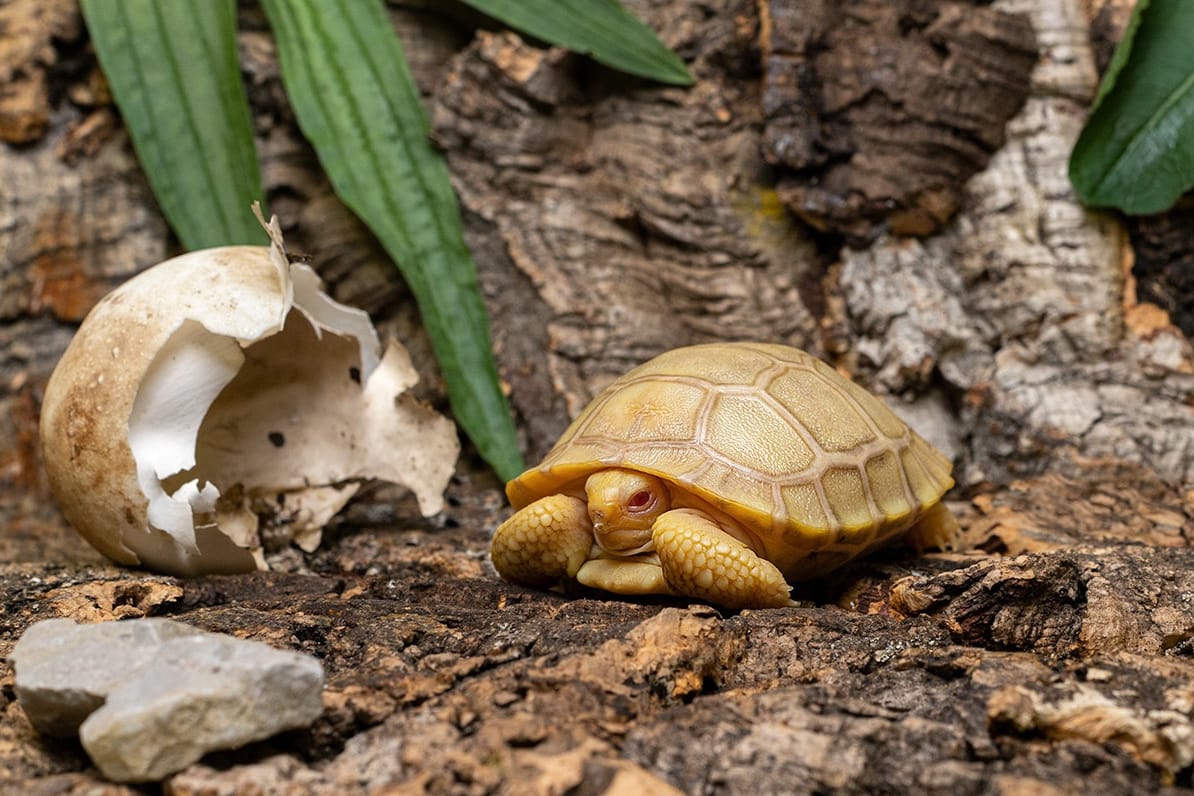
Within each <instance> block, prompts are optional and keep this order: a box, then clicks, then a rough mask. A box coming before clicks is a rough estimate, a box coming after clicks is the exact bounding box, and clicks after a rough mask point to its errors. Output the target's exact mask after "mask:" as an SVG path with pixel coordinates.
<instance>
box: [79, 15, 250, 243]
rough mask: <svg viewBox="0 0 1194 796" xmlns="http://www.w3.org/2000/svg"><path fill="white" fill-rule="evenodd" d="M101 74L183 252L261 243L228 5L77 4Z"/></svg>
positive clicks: (247, 126) (244, 104) (233, 27)
mask: <svg viewBox="0 0 1194 796" xmlns="http://www.w3.org/2000/svg"><path fill="white" fill-rule="evenodd" d="M82 7H83V15H84V17H85V18H86V20H87V28H88V30H89V31H90V33H91V40H92V42H93V43H94V45H95V51H96V54H97V55H98V56H99V62H100V66H101V67H103V70H104V74H105V75H106V76H107V78H108V83H109V85H110V86H111V87H112V94H113V96H114V97H115V98H116V104H117V105H118V106H119V107H120V113H121V115H122V116H123V117H124V123H125V126H126V127H127V128H128V131H129V135H130V136H131V137H132V140H133V147H134V149H136V151H137V157H138V158H139V159H140V161H141V166H142V168H144V169H145V173H146V175H147V176H148V177H149V184H150V186H151V187H152V188H153V192H154V194H155V195H156V196H157V199H158V203H159V204H160V205H161V207H162V212H163V213H165V214H166V218H167V219H168V220H169V221H170V225H171V226H172V227H173V228H174V232H175V233H176V234H177V235H178V238H179V240H181V241H182V244H183V245H184V246H186V247H187V248H188V249H202V248H206V247H209V246H226V245H228V244H235V243H258V244H263V243H266V242H267V240H266V236H265V233H264V231H263V230H262V229H261V226H260V225H259V224H258V223H257V219H256V218H254V217H253V213H252V212H251V210H250V208H251V206H252V204H253V202H254V201H255V200H260V199H261V193H262V191H261V176H260V171H259V170H258V167H257V154H256V152H255V151H254V149H253V123H252V119H251V118H250V116H249V102H248V100H247V99H246V97H245V89H244V84H243V83H242V82H241V77H240V67H239V65H238V63H237V55H236V0H203V2H195V1H194V0H82Z"/></svg>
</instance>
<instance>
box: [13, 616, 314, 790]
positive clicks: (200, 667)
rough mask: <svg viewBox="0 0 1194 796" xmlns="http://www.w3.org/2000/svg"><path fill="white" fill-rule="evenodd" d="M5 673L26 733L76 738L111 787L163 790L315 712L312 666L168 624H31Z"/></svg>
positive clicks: (306, 660)
mask: <svg viewBox="0 0 1194 796" xmlns="http://www.w3.org/2000/svg"><path fill="white" fill-rule="evenodd" d="M9 662H10V664H11V665H12V666H13V668H14V671H15V685H16V693H17V699H18V700H19V701H20V703H21V706H22V707H23V708H24V709H25V712H26V713H27V714H28V715H29V719H30V721H32V722H33V724H34V726H35V727H37V728H38V729H39V730H41V731H42V732H46V733H49V734H54V735H69V734H70V733H72V732H74V731H75V730H78V732H79V737H80V740H81V741H82V743H83V748H84V749H86V750H87V753H88V754H89V755H90V756H91V759H92V760H93V761H94V762H95V764H96V766H98V767H99V769H100V770H101V771H102V772H103V773H104V776H106V777H108V778H109V779H113V780H116V781H120V782H140V781H149V780H156V779H161V778H162V777H165V776H167V775H169V774H171V773H174V772H175V771H179V770H181V769H182V768H185V767H186V766H188V765H190V764H191V763H194V762H195V761H197V760H198V759H199V758H200V757H202V756H203V755H204V754H205V753H207V752H210V751H213V750H216V749H233V748H236V747H238V746H242V745H244V744H246V743H249V742H252V741H257V740H261V739H263V738H268V737H269V736H271V735H274V734H275V733H278V732H280V731H282V730H287V729H294V728H296V727H303V726H306V725H308V724H310V723H311V722H313V721H314V720H315V719H316V718H317V717H318V716H319V714H320V713H321V712H322V710H323V705H322V702H321V698H320V692H321V690H322V688H323V667H322V666H321V665H320V663H319V661H317V660H316V659H314V658H311V657H309V656H306V655H301V654H299V653H295V652H288V651H283V650H275V649H273V648H272V647H269V646H267V645H265V644H261V643H259V642H255V641H245V640H242V639H235V638H231V637H229V636H223V635H219V634H215V633H207V632H204V631H201V630H198V629H196V628H193V627H190V626H189V625H185V624H182V623H179V622H172V621H169V620H165V619H137V620H132V621H125V622H105V623H101V624H95V625H76V624H75V623H74V622H73V621H72V620H70V619H51V620H48V621H45V622H39V623H38V624H36V625H34V626H32V627H31V628H29V630H27V631H26V632H25V634H24V635H23V636H22V637H21V639H20V641H18V642H17V645H16V647H14V648H13V651H12V653H11V655H10V656H9Z"/></svg>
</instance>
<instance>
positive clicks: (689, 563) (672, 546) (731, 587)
mask: <svg viewBox="0 0 1194 796" xmlns="http://www.w3.org/2000/svg"><path fill="white" fill-rule="evenodd" d="M652 538H653V540H654V542H655V554H656V555H658V556H659V565H660V566H661V567H662V568H663V576H664V579H666V580H667V583H668V585H669V586H670V587H671V589H672V591H673V592H675V593H676V594H682V595H685V596H687V597H695V598H697V599H699V600H707V601H708V602H711V603H714V604H716V605H721V606H724V607H726V608H781V607H783V606H786V605H790V604H791V600H790V599H789V598H788V591H789V587H788V583H787V581H786V580H784V576H783V575H782V574H781V573H780V571H779V570H778V569H776V567H775V565H774V564H772V563H771V562H770V561H767V560H766V559H763V558H760V557H759V556H758V555H756V554H755V552H754V551H753V550H751V549H750V548H749V547H747V546H746V545H744V544H742V542H740V541H738V540H737V539H735V538H734V537H733V536H730V535H729V534H728V533H726V532H725V531H723V530H722V529H721V527H720V526H718V525H717V523H715V522H713V520H712V519H710V518H709V516H708V515H707V514H704V513H703V512H700V511H697V510H695V509H675V510H673V511H669V512H666V513H664V514H661V515H660V516H659V519H657V520H655V525H654V526H652Z"/></svg>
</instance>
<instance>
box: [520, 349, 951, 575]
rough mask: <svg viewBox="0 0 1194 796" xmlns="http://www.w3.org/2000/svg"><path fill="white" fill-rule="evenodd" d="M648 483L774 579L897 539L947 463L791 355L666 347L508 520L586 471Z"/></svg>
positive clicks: (597, 413) (874, 404) (836, 378)
mask: <svg viewBox="0 0 1194 796" xmlns="http://www.w3.org/2000/svg"><path fill="white" fill-rule="evenodd" d="M608 467H622V468H627V469H631V470H638V471H642V472H646V473H650V474H652V475H655V476H658V477H660V478H662V479H664V480H665V481H668V482H669V483H670V484H672V486H673V489H674V490H675V489H677V488H678V489H679V490H680V492H681V493H688V494H690V495H692V496H695V497H696V498H698V499H700V500H702V501H705V502H706V503H708V504H709V505H711V506H713V507H714V508H716V509H717V510H719V511H722V512H724V513H726V514H728V515H729V516H730V517H732V518H733V519H735V520H737V521H738V522H739V523H741V524H742V525H743V526H745V527H746V528H747V529H748V530H749V531H750V532H751V534H752V535H753V536H755V537H756V538H757V540H758V541H759V543H761V544H762V546H763V547H764V548H765V549H763V550H759V551H756V552H758V553H759V554H760V555H762V556H764V557H765V558H767V559H768V560H769V561H771V562H772V563H774V564H775V565H776V566H777V567H778V568H779V569H780V571H782V572H783V573H784V574H785V576H787V577H789V578H797V579H798V578H801V577H810V576H814V575H818V574H821V573H823V572H824V571H826V570H827V569H831V568H833V567H835V566H838V565H840V564H842V563H844V562H845V561H847V560H849V559H851V558H853V557H855V556H856V555H859V554H861V553H864V552H866V551H868V550H871V549H873V548H875V547H878V546H880V545H882V544H884V543H886V542H888V541H889V540H891V539H892V538H894V537H896V536H898V535H899V534H901V532H903V531H905V530H906V529H908V528H909V527H910V526H911V525H912V524H914V523H915V522H916V520H917V519H919V518H920V517H921V516H922V515H923V514H924V512H925V511H926V510H927V509H928V508H930V507H931V506H933V505H934V504H936V503H937V502H938V501H939V500H940V499H941V496H942V495H943V494H944V493H945V492H946V491H947V490H948V489H949V488H950V487H951V486H953V479H952V478H951V477H950V471H951V464H950V461H949V460H948V459H947V458H946V457H945V456H943V455H942V454H941V453H940V452H939V451H937V449H936V448H934V447H933V446H932V445H931V444H929V443H928V442H926V441H925V440H924V439H923V438H921V437H920V435H918V434H917V433H916V432H915V431H913V430H912V429H910V428H909V427H908V426H907V425H906V424H905V423H904V422H903V421H901V420H900V419H899V418H897V417H896V416H895V414H893V413H892V412H891V410H890V409H888V408H887V407H886V406H885V405H884V404H883V403H882V402H881V401H880V400H879V399H878V398H876V397H875V396H873V395H871V394H870V393H869V392H867V391H866V390H864V389H863V388H861V387H859V386H858V385H856V384H854V383H853V382H852V381H850V380H849V379H847V378H846V377H844V376H842V375H841V374H839V373H838V372H837V371H835V370H834V369H833V368H831V367H830V366H829V365H827V364H825V363H824V362H822V361H821V360H820V359H817V358H816V357H814V356H811V355H809V354H807V353H805V352H803V351H800V350H798V349H796V348H791V347H788V346H782V345H770V344H762V343H712V344H706V345H696V346H689V347H686V348H678V349H675V350H672V351H669V352H667V353H664V354H661V355H660V356H658V357H656V358H654V359H652V360H650V361H649V362H646V363H645V364H643V365H640V366H639V367H637V368H635V369H634V370H632V371H630V372H629V373H627V374H626V375H625V376H623V377H622V378H620V379H618V380H616V381H615V382H613V383H612V384H610V386H609V387H608V388H606V389H605V390H604V391H603V392H602V393H601V394H600V395H598V396H597V397H596V398H595V399H594V400H593V401H592V403H590V404H589V405H588V407H586V408H585V410H584V411H583V412H581V414H580V416H579V417H577V418H576V420H575V421H574V422H573V423H572V424H571V425H570V426H569V427H568V429H567V430H566V431H565V432H564V434H563V436H562V437H561V438H560V440H559V442H557V443H556V445H555V447H554V448H552V450H551V452H550V453H548V455H547V457H546V458H544V460H543V461H542V463H540V464H539V465H538V466H537V467H534V468H532V469H530V470H528V471H526V472H525V473H523V474H522V475H520V476H518V477H517V478H515V479H514V480H512V481H511V482H510V483H509V484H508V485H507V487H506V493H507V495H508V497H509V499H510V502H511V504H512V505H513V506H514V508H516V509H519V508H522V507H523V506H526V505H527V504H529V503H531V502H533V501H535V500H537V499H539V498H541V497H544V496H546V495H551V494H556V493H572V494H578V495H582V496H583V494H584V492H583V484H584V480H585V479H586V478H587V477H588V476H589V475H591V474H592V473H593V472H595V471H598V470H602V469H605V468H608Z"/></svg>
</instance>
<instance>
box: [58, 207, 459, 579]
mask: <svg viewBox="0 0 1194 796" xmlns="http://www.w3.org/2000/svg"><path fill="white" fill-rule="evenodd" d="M267 229H268V231H269V232H270V237H271V240H272V244H271V245H270V246H269V247H265V246H229V247H223V248H216V249H205V250H202V251H196V252H191V253H189V254H184V255H182V256H180V257H176V258H174V259H171V260H167V261H166V262H163V263H160V264H158V265H156V266H153V267H152V268H149V269H148V270H146V271H144V272H142V273H140V274H138V275H137V276H136V277H134V278H133V279H130V280H129V281H128V282H126V283H124V284H123V285H121V286H120V287H118V288H117V289H116V290H114V291H113V292H111V293H110V294H108V295H107V296H106V297H104V299H102V300H101V301H100V302H99V303H98V304H97V305H96V306H95V307H94V308H93V309H92V311H91V312H90V313H89V314H88V316H87V317H86V319H84V321H83V324H82V325H81V326H80V327H79V330H78V332H77V333H76V334H75V337H74V339H73V340H72V341H71V343H70V345H69V346H68V347H67V349H66V352H65V353H64V354H63V356H62V359H61V360H60V361H59V363H58V366H57V367H56V368H55V370H54V373H53V375H52V376H51V377H50V381H49V383H48V384H47V386H46V393H45V398H44V400H43V403H42V413H41V424H40V433H41V448H42V457H43V460H44V462H45V467H46V471H47V473H48V475H49V480H50V486H51V489H52V490H53V493H54V496H55V498H56V499H57V501H58V503H59V506H60V507H61V509H62V512H63V514H64V515H65V516H66V519H67V520H68V521H69V522H70V523H71V525H73V526H74V527H75V529H76V530H78V531H79V533H80V534H82V535H83V537H84V538H86V539H87V541H88V542H90V543H91V544H92V545H93V546H94V547H96V548H97V549H98V550H99V551H100V552H102V553H103V554H104V555H106V556H108V557H109V558H111V559H112V560H114V561H117V562H119V563H121V564H127V565H132V566H137V565H139V566H144V567H147V568H149V569H153V570H156V571H159V572H164V573H170V574H177V575H197V574H205V573H226V572H243V571H248V570H252V569H264V568H265V558H264V554H263V537H265V536H268V537H270V539H271V541H276V540H277V538H278V537H281V538H282V542H294V543H295V544H297V545H298V546H299V547H301V548H303V549H304V550H307V551H311V550H314V549H315V547H317V546H318V544H319V540H320V535H321V533H322V529H323V527H324V525H325V524H326V523H327V521H328V520H329V519H330V518H331V517H332V515H334V514H335V513H336V512H337V511H339V509H340V508H341V507H343V506H344V504H345V503H346V502H347V501H348V500H349V498H351V497H352V495H353V494H355V493H356V491H357V490H358V489H359V488H360V487H361V485H362V484H363V483H364V482H366V481H368V480H371V479H379V480H384V481H390V482H394V483H398V484H402V485H404V486H406V487H407V488H409V489H410V490H411V491H412V492H413V493H414V495H415V497H416V499H417V501H418V505H419V510H420V512H421V513H422V514H423V515H424V516H429V515H432V514H435V513H437V512H439V511H440V510H441V508H442V505H443V491H444V488H445V487H446V486H447V483H448V479H449V478H450V477H451V474H452V471H453V469H454V466H455V462H456V458H457V456H458V454H459V442H458V440H457V437H456V430H455V426H454V424H453V423H452V422H451V421H450V420H448V419H447V418H445V417H443V416H442V415H440V414H439V413H437V412H435V411H434V410H433V409H431V408H430V407H428V406H426V405H424V404H422V403H421V402H419V401H418V400H416V399H415V398H414V397H413V396H411V395H410V393H409V389H410V387H411V386H413V385H414V384H415V383H416V382H417V381H418V375H417V373H416V372H415V370H414V368H413V367H412V365H411V362H410V358H409V356H408V354H407V352H406V350H405V349H404V348H402V347H401V346H400V345H399V344H397V343H396V342H391V343H389V344H388V345H387V346H386V348H385V350H384V353H383V351H382V346H381V344H380V342H379V339H378V335H377V331H376V330H375V329H374V327H373V324H372V323H371V321H370V320H369V317H368V315H367V314H366V313H365V312H363V311H362V310H359V309H355V308H352V307H348V306H345V305H343V304H339V303H337V302H336V301H334V300H332V299H331V298H330V297H329V296H328V295H326V294H325V293H324V292H323V291H322V289H321V284H320V280H319V277H318V276H317V275H316V274H315V272H314V271H313V270H312V269H311V268H309V267H307V266H306V265H303V264H301V263H291V262H290V261H289V260H288V259H287V257H286V255H285V251H284V248H283V244H282V238H281V232H280V230H279V227H278V224H277V220H276V219H274V220H273V221H271V222H270V225H269V226H268V227H267Z"/></svg>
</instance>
